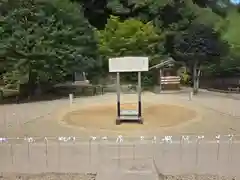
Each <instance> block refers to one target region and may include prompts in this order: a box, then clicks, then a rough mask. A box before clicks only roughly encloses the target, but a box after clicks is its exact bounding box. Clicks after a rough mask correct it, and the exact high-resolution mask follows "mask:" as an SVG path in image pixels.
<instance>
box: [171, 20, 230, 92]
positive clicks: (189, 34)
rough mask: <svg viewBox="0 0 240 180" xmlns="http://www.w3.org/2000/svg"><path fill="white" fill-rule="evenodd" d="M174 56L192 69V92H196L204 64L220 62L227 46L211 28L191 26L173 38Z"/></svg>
mask: <svg viewBox="0 0 240 180" xmlns="http://www.w3.org/2000/svg"><path fill="white" fill-rule="evenodd" d="M174 48H175V55H177V56H178V57H180V58H181V59H182V60H183V61H185V62H186V64H187V65H188V66H189V67H190V68H191V69H192V72H193V90H194V93H197V92H198V88H199V76H200V72H201V68H202V66H203V65H204V64H206V63H210V64H212V63H214V62H216V61H220V58H221V57H223V56H225V55H226V54H227V53H228V51H227V50H228V45H227V43H226V42H224V41H222V40H221V38H220V34H219V33H217V32H215V31H214V29H213V28H212V27H209V26H206V25H203V24H193V25H192V26H191V27H190V28H189V29H187V30H186V31H185V32H183V33H182V34H181V35H178V36H176V38H175V46H174Z"/></svg>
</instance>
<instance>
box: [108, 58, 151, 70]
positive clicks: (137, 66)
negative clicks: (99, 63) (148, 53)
mask: <svg viewBox="0 0 240 180" xmlns="http://www.w3.org/2000/svg"><path fill="white" fill-rule="evenodd" d="M108 62H109V63H108V64H109V72H140V71H148V57H118V58H110V59H109V61H108Z"/></svg>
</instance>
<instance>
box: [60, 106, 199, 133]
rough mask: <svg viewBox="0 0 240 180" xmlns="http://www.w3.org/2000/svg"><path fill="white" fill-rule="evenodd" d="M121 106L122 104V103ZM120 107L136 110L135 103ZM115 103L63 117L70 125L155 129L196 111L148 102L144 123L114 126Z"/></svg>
mask: <svg viewBox="0 0 240 180" xmlns="http://www.w3.org/2000/svg"><path fill="white" fill-rule="evenodd" d="M122 106H123V105H122ZM122 109H125V110H126V109H130V110H132V109H134V110H137V106H136V105H133V104H131V105H128V104H127V106H126V105H125V106H124V107H123V108H122ZM116 112H117V111H116V105H115V104H110V105H109V104H107V105H98V106H96V105H95V106H88V107H85V108H82V109H79V110H76V111H74V112H70V113H68V114H67V115H66V116H65V117H64V118H63V119H64V120H65V121H66V122H67V123H68V124H70V125H73V126H79V127H84V128H86V129H93V128H94V129H109V130H123V131H126V130H151V131H153V130H157V129H159V128H161V127H171V126H175V125H178V124H181V123H183V122H186V121H190V120H192V119H193V118H195V117H196V112H195V111H193V110H190V109H188V108H185V107H181V106H177V105H168V104H157V105H156V104H149V103H145V104H144V107H143V117H144V119H146V121H144V124H139V123H137V122H122V123H121V125H118V126H116V123H115V119H116Z"/></svg>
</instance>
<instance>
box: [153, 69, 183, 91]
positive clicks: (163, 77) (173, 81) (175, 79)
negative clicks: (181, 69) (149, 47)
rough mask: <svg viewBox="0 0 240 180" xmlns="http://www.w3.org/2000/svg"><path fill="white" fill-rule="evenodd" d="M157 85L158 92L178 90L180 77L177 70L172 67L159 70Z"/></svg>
mask: <svg viewBox="0 0 240 180" xmlns="http://www.w3.org/2000/svg"><path fill="white" fill-rule="evenodd" d="M158 77H159V78H158V85H159V86H160V90H179V89H180V80H181V78H180V76H178V75H177V70H176V69H175V68H173V67H163V68H161V69H159V76H158Z"/></svg>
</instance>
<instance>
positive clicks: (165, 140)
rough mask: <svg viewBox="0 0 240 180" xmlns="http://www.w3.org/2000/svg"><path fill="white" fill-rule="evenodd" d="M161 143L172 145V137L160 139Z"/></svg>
mask: <svg viewBox="0 0 240 180" xmlns="http://www.w3.org/2000/svg"><path fill="white" fill-rule="evenodd" d="M162 141H163V142H165V143H169V144H172V142H173V141H172V136H164V138H163V139H162Z"/></svg>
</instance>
